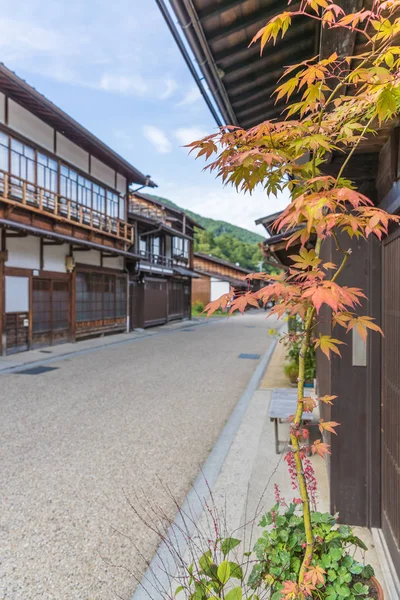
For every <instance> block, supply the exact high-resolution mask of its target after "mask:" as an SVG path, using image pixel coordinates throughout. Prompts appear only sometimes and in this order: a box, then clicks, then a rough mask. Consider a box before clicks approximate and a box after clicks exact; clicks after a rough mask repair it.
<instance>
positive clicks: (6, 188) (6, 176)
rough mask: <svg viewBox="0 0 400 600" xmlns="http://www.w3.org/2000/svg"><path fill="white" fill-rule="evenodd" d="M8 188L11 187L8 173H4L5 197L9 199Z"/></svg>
mask: <svg viewBox="0 0 400 600" xmlns="http://www.w3.org/2000/svg"><path fill="white" fill-rule="evenodd" d="M8 189H9V180H8V173H4V192H3V194H4V198H5V199H7V198H8Z"/></svg>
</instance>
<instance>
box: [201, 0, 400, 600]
mask: <svg viewBox="0 0 400 600" xmlns="http://www.w3.org/2000/svg"><path fill="white" fill-rule="evenodd" d="M368 6H369V8H368V9H362V10H360V11H357V12H355V13H349V14H346V13H345V12H344V11H343V9H342V8H341V6H340V5H338V4H336V3H335V2H333V1H332V0H301V1H300V2H298V3H293V4H292V3H290V2H289V5H288V6H287V8H286V10H284V11H283V12H282V13H281V14H279V15H276V16H274V17H273V18H272V19H270V20H269V22H268V23H266V25H265V27H263V28H262V29H261V30H260V31H259V32H258V34H257V35H256V36H255V38H254V40H253V43H260V44H261V51H262V52H265V51H267V50H266V46H267V44H269V43H275V42H276V40H277V39H280V38H284V36H285V34H286V33H287V31H288V29H289V28H290V27H291V25H292V23H293V21H295V20H296V19H297V18H303V19H305V18H308V19H314V20H316V21H318V22H319V23H320V25H321V27H322V28H326V29H332V28H342V29H345V30H350V31H352V32H353V33H354V34H355V35H357V36H358V37H359V38H361V39H362V41H363V45H362V51H361V53H359V54H357V56H351V55H349V56H347V55H338V54H337V53H336V52H334V53H332V54H331V55H329V56H316V57H314V58H312V59H310V60H306V61H304V62H302V63H300V64H297V65H291V66H289V67H287V68H286V70H285V75H284V77H283V79H282V80H281V81H280V82H279V83H278V85H277V88H276V90H275V96H276V99H278V100H279V99H282V98H284V99H286V102H287V106H286V109H285V111H284V114H283V115H282V118H281V119H278V120H274V121H265V122H263V123H261V124H260V125H258V126H256V127H253V128H251V129H249V130H244V129H241V128H239V127H236V126H226V127H223V128H222V129H221V130H220V131H219V132H217V133H215V134H212V135H209V136H207V137H205V138H203V139H202V140H199V141H197V142H193V143H192V144H190V148H191V151H192V152H194V153H195V154H197V156H198V157H205V159H206V160H207V161H210V159H211V157H212V159H211V162H208V165H207V167H206V168H208V169H209V170H210V171H211V172H214V173H215V174H216V175H217V176H218V177H220V178H221V179H222V181H223V183H224V184H232V185H233V186H235V187H236V188H237V189H239V190H243V191H246V192H252V191H253V190H254V189H255V188H256V186H262V187H263V188H264V189H265V191H266V193H267V195H274V194H277V193H278V192H281V191H283V190H284V189H288V190H289V191H290V193H291V202H290V204H289V206H288V207H287V208H286V209H285V210H284V211H283V213H282V214H281V215H280V216H279V217H278V219H277V220H276V222H275V229H276V231H277V232H278V233H284V234H286V237H287V248H288V250H289V251H290V249H291V248H293V250H292V251H291V259H292V264H291V266H290V268H289V269H288V270H286V271H285V272H282V273H280V274H278V275H271V274H268V273H256V274H253V275H252V276H250V278H252V279H261V280H262V281H263V282H264V283H265V284H266V285H265V287H263V288H262V289H261V290H259V291H257V292H252V291H249V292H246V293H243V294H237V295H235V298H234V300H233V301H232V294H233V291H231V292H230V293H229V294H225V295H224V296H222V297H221V298H220V299H219V300H216V301H215V302H212V303H210V304H209V305H208V306H207V307H206V309H207V312H208V314H213V313H214V312H215V311H216V310H221V309H222V310H223V309H225V308H227V307H228V306H229V312H230V313H233V312H235V311H241V312H243V311H244V310H245V309H246V308H247V307H248V306H254V307H258V305H259V302H260V301H261V302H262V303H263V304H266V303H267V302H269V301H271V300H273V301H274V302H275V305H274V307H273V308H272V309H271V314H275V315H278V316H279V317H284V316H285V315H287V314H289V315H291V316H296V317H298V318H300V319H301V320H302V323H303V327H302V331H300V332H297V333H296V334H295V339H296V343H297V344H298V345H299V361H298V378H297V389H298V403H297V410H296V414H295V415H294V417H293V420H292V422H291V430H290V445H289V451H288V453H287V454H286V456H285V459H286V462H287V464H288V467H289V471H290V473H291V476H292V477H293V478H294V481H295V485H296V490H297V493H298V496H299V497H298V498H297V500H296V504H297V503H298V505H299V506H300V511H301V523H302V524H301V530H302V535H303V537H300V538H299V540H297V541H296V543H295V542H294V538H293V546H291V545H290V546H289V547H288V548H287V547H285V549H284V550H282V552H284V553H286V554H285V556H286V557H287V558H288V556H290V561H289V562H290V568H286V563H285V564H280V565H279V568H281V569H282V572H283V573H285V577H286V579H285V578H284V577H283V576H282V577H280V576H279V578H278V579H279V581H278V579H277V577H278V576H277V574H275V575H274V573H273V572H272V569H271V566H270V565H268V563H267V562H266V558H265V552H267V554H268V552H269V551H270V546H271V544H272V541H273V538H274V536H278V537H279V536H280V539H281V542H282V543H284V544H286V543H287V541H285V538H286V536H287V535H288V536H289V539H290V536H291V535H292V533H293V532H292V533H291V532H290V526H289V523H290V521H291V520H292V521H293V522H294V521H296V523H297V524H298V521H297V519H298V517H295V514H294V513H292V514H291V515H290V517H289V520H288V515H287V514H286V516H285V515H279V516H276V522H275V523H273V522H271V526H272V528H273V531H272V533H268V535H267V536H266V544H267V546H266V547H267V548H268V549H267V550H265V552H264V550H263V549H262V544H261V545H260V544H258V547H256V552H257V556H258V560H259V570H258V571H257V570H256V571H255V573H256V574H257V572H258V575H260V576H262V578H263V579H262V581H263V582H264V583H266V585H267V584H268V586H269V587H271V585H272V591H273V593H274V594H278V595H276V596H273V597H274V600H275V598H282V599H284V600H295V599H297V598H299V599H300V600H302V599H304V598H321V599H329V600H336V599H338V600H339V599H341V598H363V597H370V594H372V591H371V589H372V588H370V587H369V586H366V587H364V586H365V584H364V583H363V582H362V581H354V577H353V576H359V575H361V574H362V573H363V574H364V576H365V577H366V578H368V576H370V575H371V574H372V573H371V571H370V570H368V569H367V571H365V572H364V571H363V572H361V571H359V569H360V568H361V567H360V566H358V565H355V564H353V563H351V561H350V559H349V558H347V556H348V555H347V554H344V553H341V554H340V557H339V551H340V552H341V551H342V550H343V547H342V545H340V544H339V545H338V546H337V547H336V546H335V545H333V549H334V552H331V550H330V549H329V550H328V549H327V547H325V546H324V544H326V543H327V540H326V538H324V536H321V535H320V534H319V533H318V532H319V530H320V528H321V523H322V524H323V525H324V526H325V525H326V526H327V527H328V528H330V530H329V532H328V533H327V536H328V535H331V534H332V535H333V536H334V537H335V538H336V539H338V538H337V535H339V536H340V535H341V533H340V531H342V532H343V536H344V537H343V538H342V540H344V541H343V544H344V543H345V542H346V543H347V541H349V540H350V539H352V543H357V542H355V540H354V539H353V536H352V533H351V532H350V531H349V530H348V529H345V530H340V528H339V529H338V528H336V527H335V525H334V523H333V522H332V521H331V519H332V517H330V516H329V515H327V516H324V517H323V518H324V519H326V522H325V521H321V520H320V519H322V517H318V516H316V515H318V513H316V512H315V511H313V509H312V502H313V486H314V478H313V473H312V467H310V466H309V464H310V463H309V461H308V458H307V453H308V451H311V452H312V454H317V455H319V456H321V457H322V458H324V457H326V455H327V454H329V453H330V448H329V445H328V444H327V443H326V442H325V441H324V434H325V432H331V433H332V434H335V435H336V429H337V428H338V426H339V423H336V422H334V421H325V420H324V419H321V420H320V421H319V424H318V427H319V430H320V432H321V437H320V439H317V440H316V441H314V442H313V443H312V444H311V445H310V444H309V441H308V432H307V430H306V429H305V428H304V427H303V426H302V420H301V417H302V414H303V412H304V411H306V412H307V411H312V410H313V409H314V408H315V407H316V406H317V405H318V404H324V403H333V402H335V400H336V397H334V396H323V397H320V398H317V399H313V398H310V397H308V396H307V395H306V394H305V389H304V383H305V378H306V373H305V369H306V357H307V353H309V352H310V349H314V350H319V351H320V352H322V353H323V354H324V355H325V356H326V357H327V358H328V359H330V357H331V355H332V353H334V354H336V355H339V356H340V346H341V345H342V344H343V341H341V340H338V339H337V338H336V337H334V336H333V335H322V334H321V333H319V330H318V324H319V319H320V314H321V308H322V307H324V306H325V307H329V309H330V315H331V316H330V318H331V323H332V326H334V327H337V328H343V329H344V330H345V331H346V332H350V331H351V330H353V329H355V330H356V332H357V333H358V334H359V335H360V336H361V337H362V338H363V339H364V340H366V338H367V334H368V333H369V331H370V330H372V331H374V332H377V334H381V333H382V332H381V330H380V327H379V326H378V325H377V324H376V323H375V322H374V320H373V319H372V318H371V317H370V316H368V315H365V314H363V312H362V310H361V309H360V307H362V301H363V299H364V298H365V294H364V292H363V290H361V289H359V288H357V287H350V286H346V285H342V284H341V278H340V275H341V273H342V271H343V269H344V268H345V266H346V264H347V262H348V261H349V260H350V259H351V253H352V249H351V248H350V245H351V244H350V243H349V246H347V245H346V243H343V236H348V237H349V238H350V239H351V240H353V239H359V238H363V239H366V238H368V237H369V236H376V237H377V238H379V239H381V238H382V237H383V236H385V235H386V234H387V233H388V229H389V226H391V225H393V224H394V223H395V222H396V221H397V220H398V218H397V217H395V216H393V215H390V214H388V213H386V212H385V211H383V210H380V209H379V208H377V207H375V206H374V204H373V202H372V201H371V200H370V199H369V198H368V197H366V196H365V195H364V194H362V193H360V192H359V191H358V190H357V189H356V187H355V185H354V184H353V182H352V181H351V180H349V179H347V178H346V177H345V176H344V172H345V169H346V167H347V166H348V165H349V163H350V161H351V158H352V156H353V155H354V153H355V152H356V150H357V148H358V147H359V146H360V144H362V143H363V142H364V140H366V139H367V138H368V137H370V136H372V135H374V134H375V133H376V132H377V131H378V130H379V129H380V127H381V126H382V124H383V123H384V122H386V121H391V120H392V119H394V118H395V117H396V116H397V114H398V112H399V107H400V45H398V43H397V42H398V37H399V34H400V18H399V10H400V0H388V1H383V0H373V1H372V2H371V3H370V5H368ZM293 98H294V101H293V100H292V99H293ZM333 153H339V154H341V155H342V156H343V161H342V163H341V166H340V168H339V169H338V172H337V173H336V174H335V175H332V174H326V172H325V170H324V169H325V168H326V166H327V165H328V163H329V160H330V158H331V156H332V154H333ZM328 239H333V240H334V243H335V244H336V248H337V256H338V257H339V259H338V261H336V262H328V261H323V260H322V258H321V249H322V247H323V244H324V243H325V242H326V241H327V240H328ZM288 511H292V508H291V507H290V508H288ZM275 512H277V510H275ZM281 518H284V519H285V520H286V521H288V523H286V521H285V524H286V525H288V527H287V528H286V529H284V530H283V531H282V532H280V525H279V523H280V522H281ZM269 519H271V516H270V517H269ZM278 519H279V522H278ZM347 536H348V537H347ZM321 537H322V542H321V540H320V538H321ZM300 540H301V549H300V548H299V547H298V541H300ZM326 556H328V558H326ZM323 557H325V558H323ZM288 560H289V559H288ZM292 561H293V564H292ZM226 562H227V561H225V563H226ZM228 563H229V561H228ZM363 568H364V567H363ZM224 569H225V571H224V572H223V570H224ZM263 569H265V570H263ZM203 571H204V569H203ZM357 571H359V572H357ZM210 572H211V571H210ZM228 572H229V569H228V567H227V566H226V565H225V566H224V567H221V564H220V565H219V566H218V567H217V576H218V581H219V583H220V584H222V583H223V582H224V580H225V578H227V577H228V575H227V573H228ZM218 573H219V574H218ZM253 573H254V571H253ZM254 577H256V575H254ZM268 577H275V579H274V580H273V581H272V582H271V580H270V579H269V581H266V578H268ZM349 577H350V579H349ZM228 578H229V577H228ZM260 581H261V580H260ZM260 581H259V582H258V583H260ZM220 584H218V585H217V584H216V585H213V584H210V585H209V586H208V587H207V586H206V592H205V594H206V595H205V596H204V595H201V594H202V592H201V593H200V592H195V595H194V596H192V598H193V599H194V598H196V600H197V599H198V600H200V599H202V598H203V597H206V598H211V597H217V598H221V597H226V598H228V596H229V598H228V600H238V599H239V598H241V593H242V587H240V586H236V587H235V588H233V589H232V590H231V591H229V592H228V593H226V594H225V591H224V588H223V587H221V585H220ZM207 585H208V584H207ZM224 585H225V583H224ZM239 588H240V591H239ZM234 590H236V591H234ZM248 597H249V596H248ZM254 597H256V596H254Z"/></svg>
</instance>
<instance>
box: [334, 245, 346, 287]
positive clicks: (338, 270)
mask: <svg viewBox="0 0 400 600" xmlns="http://www.w3.org/2000/svg"><path fill="white" fill-rule="evenodd" d="M342 252H343V251H342ZM350 254H351V248H349V249H348V250H344V256H343V260H342V262H341V263H340V266H339V268H338V269H337V271H336V272H335V274H334V275H333V277H332V279H331V281H332V282H334V281H336V279H337V278H338V277H339V275H340V273H341V272H342V271H343V269H344V268H345V266H346V263H347V261H348V260H349V258H350Z"/></svg>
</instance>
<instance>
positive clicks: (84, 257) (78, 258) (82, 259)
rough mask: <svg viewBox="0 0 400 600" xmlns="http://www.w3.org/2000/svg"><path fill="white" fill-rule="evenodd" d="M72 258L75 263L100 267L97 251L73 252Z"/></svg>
mask: <svg viewBox="0 0 400 600" xmlns="http://www.w3.org/2000/svg"><path fill="white" fill-rule="evenodd" d="M74 257H75V262H76V263H81V264H82V265H92V266H94V267H100V252H99V251H98V250H85V251H80V250H74Z"/></svg>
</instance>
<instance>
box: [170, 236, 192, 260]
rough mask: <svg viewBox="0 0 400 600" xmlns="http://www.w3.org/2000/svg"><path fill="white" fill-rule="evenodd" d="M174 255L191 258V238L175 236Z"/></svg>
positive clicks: (173, 243) (173, 241)
mask: <svg viewBox="0 0 400 600" xmlns="http://www.w3.org/2000/svg"><path fill="white" fill-rule="evenodd" d="M172 246H173V254H174V256H181V257H183V258H189V240H186V239H183V238H181V237H177V236H175V237H174V238H173V240H172Z"/></svg>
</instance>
